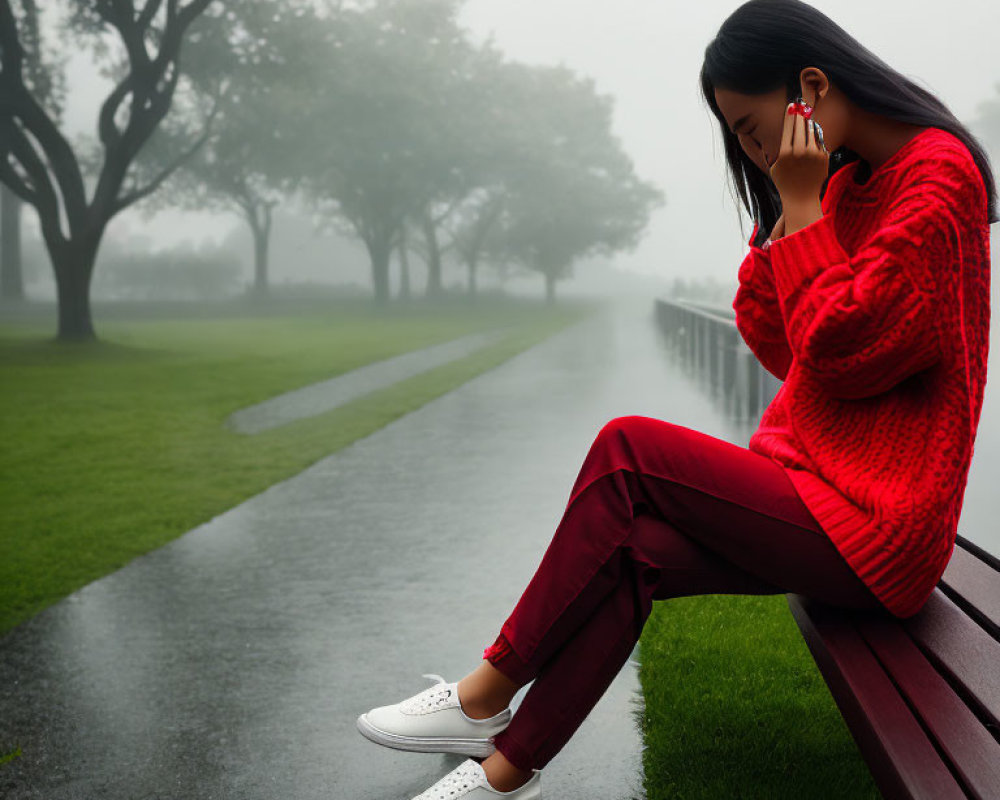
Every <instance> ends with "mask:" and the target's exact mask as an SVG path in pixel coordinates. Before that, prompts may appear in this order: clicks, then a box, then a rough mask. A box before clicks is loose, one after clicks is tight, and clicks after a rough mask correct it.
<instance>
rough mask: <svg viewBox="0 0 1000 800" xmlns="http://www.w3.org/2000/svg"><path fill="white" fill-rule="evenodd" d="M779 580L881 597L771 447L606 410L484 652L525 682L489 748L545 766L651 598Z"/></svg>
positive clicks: (843, 599)
mask: <svg viewBox="0 0 1000 800" xmlns="http://www.w3.org/2000/svg"><path fill="white" fill-rule="evenodd" d="M786 592H795V593H797V594H803V595H808V596H810V597H814V598H816V599H817V600H821V601H823V602H827V603H830V604H833V605H839V606H844V607H848V608H868V609H879V608H882V606H881V604H880V603H879V601H878V599H877V598H876V597H875V596H874V595H873V594H872V593H871V592H870V591H869V589H868V588H867V587H866V586H865V585H864V583H863V582H862V581H861V580H860V578H858V577H857V575H856V574H855V573H854V571H853V570H852V569H851V568H850V566H849V565H848V564H847V562H846V561H845V560H844V558H843V556H841V555H840V553H839V551H838V550H837V549H836V547H834V545H833V543H832V542H831V541H830V540H829V538H827V536H826V534H824V533H823V531H822V529H821V528H820V526H819V524H818V523H817V522H816V520H815V518H813V516H812V515H811V514H810V512H809V510H808V508H807V507H806V506H805V505H804V504H803V502H802V500H801V499H800V498H799V496H798V494H797V493H796V491H795V488H794V487H793V485H792V483H791V481H790V480H789V478H788V476H787V475H786V474H785V472H784V471H783V470H782V469H781V467H779V466H778V465H777V464H776V463H774V462H773V461H771V460H770V459H769V458H766V457H765V456H762V455H760V454H758V453H754V452H752V451H750V450H749V449H747V448H744V447H739V446H737V445H734V444H732V443H730V442H727V441H725V440H723V439H717V438H715V437H713V436H709V435H707V434H704V433H700V432H698V431H696V430H692V429H690V428H685V427H683V426H681V425H674V424H672V423H670V422H665V421H663V420H659V419H654V418H652V417H643V416H625V417H617V418H615V419H613V420H611V421H610V422H609V423H607V424H606V425H605V426H604V427H603V428H602V429H601V431H600V432H599V433H598V435H597V438H596V439H595V440H594V443H593V444H592V445H591V447H590V451H589V452H588V453H587V457H586V458H585V459H584V462H583V466H582V467H581V469H580V474H579V477H578V478H577V479H576V483H575V484H574V486H573V489H572V491H571V492H570V497H569V502H568V504H567V506H566V511H565V513H564V514H563V517H562V520H561V521H560V523H559V526H558V527H557V528H556V531H555V534H554V535H553V537H552V541H551V542H550V543H549V546H548V549H546V551H545V554H544V555H543V557H542V560H541V563H540V564H539V565H538V568H537V570H536V571H535V574H534V576H533V577H532V578H531V581H530V582H529V583H528V586H527V588H526V589H525V590H524V593H523V594H522V595H521V598H520V599H519V600H518V602H517V605H516V606H515V607H514V610H513V612H512V613H511V615H510V616H509V617H508V618H507V620H506V621H505V622H504V623H503V625H502V626H501V628H500V633H499V635H498V636H497V639H496V641H495V642H494V643H493V644H492V645H491V646H490V647H488V648H486V650H485V651H484V653H483V657H484V658H488V659H489V661H490V663H491V664H493V665H494V666H495V667H496V668H497V669H498V670H500V671H501V672H503V673H504V674H505V675H506V676H508V677H509V678H511V679H512V680H514V681H515V682H517V683H518V684H519V685H521V686H524V685H525V684H527V683H529V682H530V681H532V680H534V684H533V685H532V686H531V688H530V689H529V690H528V692H527V693H526V694H525V696H524V698H523V700H522V702H521V705H520V706H519V707H518V709H517V711H516V712H515V714H514V717H513V719H512V720H511V722H510V725H509V726H508V727H507V729H506V730H504V731H502V732H501V733H500V734H498V735H497V736H496V737H495V742H496V747H497V750H499V751H500V752H501V753H503V755H504V756H505V757H506V758H507V759H508V760H509V761H510V762H511V763H512V764H514V765H515V766H517V767H520V768H521V769H531V768H534V769H541V768H542V767H544V766H545V765H546V764H547V763H548V762H549V760H550V759H551V758H552V757H553V756H554V755H555V754H556V753H558V752H559V750H560V749H562V747H563V746H564V745H565V744H566V742H567V741H569V739H570V737H571V736H572V735H573V733H574V732H575V731H576V729H577V728H578V727H579V726H580V724H581V723H582V722H583V720H584V719H585V718H586V717H587V715H588V714H589V713H590V711H591V709H592V708H593V707H594V706H595V705H596V704H597V701H598V700H599V699H600V698H601V696H602V695H603V694H604V692H605V691H606V689H607V688H608V686H610V684H611V682H612V681H613V680H614V678H615V676H616V675H617V674H618V672H619V671H620V670H621V668H622V666H623V665H624V664H625V662H626V661H627V660H628V658H629V655H630V654H631V653H632V650H633V648H634V646H635V643H636V642H637V641H638V639H639V634H640V633H641V632H642V628H643V626H644V625H645V623H646V619H647V618H648V616H649V614H650V612H651V610H652V601H653V600H662V599H667V598H671V597H683V596H687V595H699V594H755V595H762V594H782V593H786Z"/></svg>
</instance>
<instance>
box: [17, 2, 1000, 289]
mask: <svg viewBox="0 0 1000 800" xmlns="http://www.w3.org/2000/svg"><path fill="white" fill-rule="evenodd" d="M740 5H741V3H740V2H718V1H716V2H712V1H711V0H708V1H707V2H702V3H690V2H683V3H680V2H664V1H663V0H615V2H604V1H602V0H503V2H498V0H467V2H466V5H465V9H464V13H463V15H462V21H463V23H464V25H465V27H466V28H467V30H468V31H469V32H470V34H471V36H472V37H473V38H474V39H475V40H476V41H483V40H485V39H487V38H488V37H490V36H493V38H494V41H495V42H496V44H497V45H498V47H499V48H500V49H501V50H502V51H503V52H504V54H505V55H507V56H508V57H509V58H511V59H514V60H517V61H521V62H524V63H530V64H552V65H554V64H560V63H561V64H565V65H566V66H568V67H570V68H572V69H573V70H575V71H576V72H578V73H581V74H585V75H588V76H591V77H593V78H594V80H595V82H596V86H597V89H598V91H600V92H601V93H608V94H611V95H613V96H614V98H615V130H616V132H617V133H618V135H619V136H620V137H621V139H622V143H623V148H624V150H625V151H626V152H627V153H628V155H629V156H630V157H631V158H632V159H633V161H634V163H635V167H636V171H637V173H638V174H639V176H640V177H641V178H643V179H645V180H647V181H650V182H652V183H653V184H655V185H657V186H658V187H660V188H661V189H662V191H663V192H664V194H665V196H666V204H665V205H664V206H663V207H661V208H658V209H656V210H654V211H653V216H652V219H651V222H650V225H649V227H648V229H647V232H646V234H645V237H644V238H643V240H642V241H641V242H640V244H639V246H638V247H637V248H636V249H635V251H634V252H632V253H620V254H619V255H617V256H616V257H615V258H613V259H606V258H590V259H584V260H583V261H581V262H578V263H577V264H576V266H575V268H574V273H575V276H574V278H572V279H569V280H566V281H563V282H560V287H559V292H560V294H577V293H584V294H592V293H595V294H602V293H607V292H616V291H622V290H629V291H632V292H639V293H643V294H649V295H651V296H652V295H655V294H656V293H658V292H663V291H666V290H667V288H668V285H669V284H670V283H671V282H672V281H673V280H674V279H675V278H688V279H690V278H696V279H698V278H701V279H702V280H704V279H714V280H716V281H718V283H719V285H720V288H719V290H718V291H717V292H716V301H717V302H725V297H726V295H727V293H729V292H730V290H731V292H735V288H736V285H737V281H736V270H737V267H738V266H739V263H740V261H741V260H742V257H743V255H744V254H745V253H746V250H747V247H746V239H747V238H749V233H750V231H751V229H752V222H750V221H749V219H748V218H747V219H746V220H744V230H742V231H741V229H740V222H739V217H738V212H737V207H736V205H735V204H734V202H733V200H732V198H731V197H730V190H729V186H728V181H727V176H726V164H725V156H724V154H723V152H722V147H721V141H720V139H719V134H718V131H717V129H716V123H715V122H714V120H713V118H712V116H711V112H710V111H709V110H708V108H707V107H706V106H705V104H704V102H703V101H702V100H701V98H700V93H699V89H698V85H697V77H698V71H699V69H700V67H701V60H702V54H703V51H704V48H705V47H706V45H707V44H708V43H709V41H710V40H711V39H712V37H713V36H714V35H715V33H716V31H717V30H718V28H719V26H720V25H721V23H722V22H723V20H724V19H725V18H726V16H728V15H729V14H730V13H732V11H734V10H735V9H736V8H738V7H739V6H740ZM811 5H813V6H815V7H816V8H818V9H820V10H821V11H823V12H824V13H826V14H827V15H829V16H830V17H831V18H832V19H833V20H834V21H835V22H837V23H838V24H839V25H840V26H841V27H843V28H844V29H846V30H847V31H848V33H850V34H851V35H853V36H855V37H856V38H857V39H858V40H859V41H860V42H861V43H862V44H863V45H865V46H866V47H868V48H869V49H870V50H872V51H873V52H875V53H876V54H877V55H878V56H879V57H881V58H882V59H883V60H885V61H886V62H887V63H889V64H890V65H891V66H893V67H894V68H896V69H897V70H899V71H900V72H902V73H903V74H905V75H906V76H908V77H909V78H911V79H913V80H915V81H916V82H917V83H919V84H921V85H923V86H925V87H926V88H928V89H929V90H931V91H933V92H934V93H935V94H936V95H937V96H938V97H939V98H940V99H941V100H942V101H943V102H945V103H946V104H947V105H948V107H949V108H950V109H951V110H952V112H953V113H954V114H955V115H956V116H957V117H958V118H959V119H960V120H961V121H962V122H963V123H964V124H966V125H968V126H969V127H970V129H972V132H973V134H974V135H977V136H979V137H980V141H981V142H982V144H983V145H984V147H986V148H987V150H988V152H989V154H990V158H991V160H992V161H993V163H994V172H995V171H996V170H995V165H996V163H997V149H996V148H997V142H996V141H995V139H992V138H990V137H988V136H986V135H985V131H984V130H982V129H980V126H979V120H980V117H981V112H980V110H979V107H980V105H981V104H983V103H984V102H990V101H992V102H993V103H996V102H997V100H998V98H1000V93H998V88H997V85H998V81H1000V71H996V70H993V71H991V70H989V69H987V71H985V72H984V71H983V69H982V66H983V64H984V63H986V64H989V62H988V61H986V62H984V60H983V53H989V52H991V51H992V48H993V47H994V46H995V42H996V32H997V30H998V29H1000V3H996V2H992V1H991V0H957V2H955V3H953V4H949V5H948V6H947V13H942V11H943V8H942V6H941V5H940V4H937V3H912V2H904V1H903V0H880V2H878V3H870V2H862V0H839V2H836V3H834V2H812V3H811ZM68 76H69V84H68V89H69V91H68V96H67V106H66V114H65V123H64V128H65V129H66V130H67V131H68V132H69V133H70V134H75V133H77V132H86V133H89V134H92V133H93V131H94V128H95V124H96V122H95V115H96V110H97V109H98V108H99V107H100V103H101V101H102V99H103V98H104V97H105V96H106V93H107V87H108V84H107V83H106V82H104V81H103V80H101V79H100V78H99V77H98V76H97V75H96V74H95V69H94V66H93V62H92V61H91V59H90V58H89V55H88V54H87V53H84V52H78V53H77V54H75V55H74V56H73V57H72V58H71V60H70V63H69V69H68ZM321 90H322V87H317V91H321ZM288 211H289V209H288V208H286V207H281V208H279V209H278V212H277V214H276V217H275V223H274V230H273V237H272V249H271V281H272V283H273V284H274V285H276V286H277V285H281V284H283V283H300V282H320V283H331V284H334V283H335V284H352V283H356V284H357V285H358V286H359V287H367V286H369V285H370V284H371V277H370V269H369V266H368V261H367V256H366V254H365V252H364V248H363V247H362V245H361V244H360V243H359V242H358V241H356V240H351V239H347V238H342V237H333V236H329V235H327V236H321V235H317V234H314V233H313V231H312V226H311V224H310V223H309V221H308V219H307V218H306V217H305V216H301V217H291V216H290V215H289V213H288ZM33 225H34V212H33V210H30V209H28V208H26V209H25V227H26V229H28V228H31V227H32V226H33ZM26 235H27V231H26ZM116 242H117V243H121V244H122V245H123V246H127V248H128V249H130V250H131V249H135V248H147V247H148V248H154V249H155V248H167V247H177V246H183V245H190V246H192V247H202V246H205V247H208V248H210V249H211V248H215V247H218V248H223V249H224V250H226V251H227V252H228V253H229V259H230V260H235V261H236V262H237V263H238V264H239V267H238V268H239V269H241V270H242V273H241V274H242V275H243V278H244V280H245V281H249V280H250V278H251V273H252V261H253V256H252V244H251V237H250V234H249V231H248V230H247V228H246V224H245V223H244V222H243V221H241V220H240V219H237V218H235V217H234V216H233V215H231V214H217V213H212V212H207V211H199V212H183V211H174V210H165V211H161V212H159V213H157V214H156V216H155V217H153V218H152V219H150V220H146V219H145V218H144V217H143V215H142V214H141V213H140V211H139V210H137V209H135V208H130V209H126V210H125V211H124V212H122V213H121V214H120V215H119V216H118V217H116V218H115V219H114V220H112V222H111V224H110V226H109V228H108V233H107V236H106V239H105V247H104V248H102V249H103V250H107V249H109V246H113V243H116ZM331 251H333V252H335V253H337V259H336V261H337V267H336V269H334V268H333V267H332V266H331V258H330V255H331ZM105 257H106V253H102V255H101V256H99V261H98V266H97V270H96V274H95V283H96V285H95V292H94V296H95V297H100V296H101V271H102V268H103V265H102V260H103V259H104V258H105ZM29 260H30V259H29ZM41 267H42V268H41V269H40V270H39V269H38V268H37V266H36V265H35V264H34V263H29V264H26V271H27V272H28V273H29V274H28V275H27V276H26V278H27V280H29V285H28V289H29V294H30V295H31V296H32V297H43V296H44V297H51V296H54V289H53V284H52V280H51V275H50V272H51V269H50V268H49V266H48V264H47V263H46V262H44V261H43V262H42V263H41ZM422 267H423V265H422V263H421V262H420V260H419V259H414V260H413V264H412V266H411V269H412V270H413V279H414V282H415V284H416V285H417V286H419V285H421V281H422V280H423V273H422V272H421V269H422ZM612 270H613V272H612ZM623 275H624V277H628V278H629V280H625V281H623V280H622V278H623ZM393 281H394V283H393V290H394V291H395V289H396V284H397V283H398V275H397V274H395V272H394V274H393ZM464 281H465V277H464V274H463V272H462V270H461V269H460V268H459V267H458V266H456V265H455V264H446V265H445V274H444V283H445V285H446V286H448V285H454V284H461V285H464ZM483 281H484V284H485V285H490V275H489V274H488V273H487V272H485V271H484V274H483ZM505 289H506V290H507V291H511V292H515V293H517V292H523V293H526V294H529V295H537V294H539V293H540V292H541V286H540V280H539V278H538V276H537V275H529V276H525V277H523V278H513V279H511V280H510V281H509V282H508V283H507V284H505Z"/></svg>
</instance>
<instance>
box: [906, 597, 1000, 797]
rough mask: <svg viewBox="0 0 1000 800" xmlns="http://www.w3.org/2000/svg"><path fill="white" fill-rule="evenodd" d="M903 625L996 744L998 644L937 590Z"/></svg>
mask: <svg viewBox="0 0 1000 800" xmlns="http://www.w3.org/2000/svg"><path fill="white" fill-rule="evenodd" d="M902 625H903V628H904V629H905V630H906V632H907V633H908V634H909V635H910V637H911V638H912V639H913V640H914V641H915V642H916V643H917V645H918V646H919V647H920V649H921V650H922V651H923V652H924V654H925V655H926V656H927V657H928V659H930V661H931V662H932V663H933V664H934V666H935V668H936V669H937V671H938V672H940V673H941V674H942V675H944V676H945V678H946V679H947V680H948V682H949V683H950V684H951V685H952V686H953V687H955V689H956V691H957V692H958V694H959V695H961V696H962V697H963V698H964V699H965V702H966V704H967V705H969V706H970V707H971V708H972V710H973V711H974V712H975V713H976V715H977V716H979V717H980V719H982V720H983V722H984V723H985V725H986V727H987V729H988V730H990V731H992V734H993V736H994V738H998V739H1000V642H998V641H997V640H996V639H994V638H993V637H992V636H990V635H989V634H988V633H987V632H986V631H985V630H984V629H983V628H982V627H981V626H980V625H979V624H978V623H977V622H976V621H975V620H973V619H972V618H970V617H969V616H968V615H967V614H966V613H965V612H964V611H963V610H962V609H961V608H959V607H958V606H957V605H955V603H954V602H953V601H952V600H951V599H950V598H949V597H948V596H946V595H945V594H944V593H943V592H942V591H941V590H940V589H935V590H934V592H933V594H931V596H930V598H928V600H927V603H926V605H924V607H923V608H922V609H921V610H920V612H919V613H917V614H915V615H914V616H912V617H909V618H907V619H905V620H902ZM998 797H1000V794H998Z"/></svg>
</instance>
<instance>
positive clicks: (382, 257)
mask: <svg viewBox="0 0 1000 800" xmlns="http://www.w3.org/2000/svg"><path fill="white" fill-rule="evenodd" d="M365 245H366V246H367V247H368V256H369V258H371V262H372V284H373V286H374V287H375V305H376V306H380V307H384V306H387V305H388V304H389V259H390V256H391V255H392V247H391V243H390V241H389V240H388V238H386V239H385V240H381V239H379V240H373V241H366V242H365Z"/></svg>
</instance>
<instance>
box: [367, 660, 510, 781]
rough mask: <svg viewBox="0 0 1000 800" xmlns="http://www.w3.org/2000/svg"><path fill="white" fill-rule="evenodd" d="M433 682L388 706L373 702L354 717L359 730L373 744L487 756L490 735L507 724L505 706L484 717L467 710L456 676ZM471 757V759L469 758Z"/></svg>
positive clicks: (437, 677)
mask: <svg viewBox="0 0 1000 800" xmlns="http://www.w3.org/2000/svg"><path fill="white" fill-rule="evenodd" d="M424 677H425V678H431V679H432V680H433V679H436V680H437V683H436V684H435V685H434V686H431V687H429V688H427V689H424V690H423V691H422V692H420V693H419V694H415V695H414V696H413V697H410V698H407V699H406V700H403V701H402V702H399V703H396V704H395V705H391V706H379V707H378V708H373V709H372V710H371V711H368V712H367V713H365V714H362V715H361V716H360V717H358V730H359V731H361V734H362V735H363V736H365V737H367V738H368V739H371V740H372V741H373V742H375V743H376V744H381V745H385V746H386V747H394V748H396V749H397V750H415V751H417V752H421V753H459V754H461V755H467V756H481V757H483V758H486V757H487V756H490V755H492V754H493V753H494V752H495V751H496V747H495V746H494V745H493V737H494V736H495V735H496V734H498V733H500V731H502V730H503V729H504V728H506V727H507V726H508V725H509V724H510V718H511V716H512V712H511V710H510V708H505V709H504V710H503V711H501V712H500V713H499V714H495V715H494V716H492V717H487V718H486V719H473V718H472V717H469V716H466V714H465V712H464V711H463V710H462V704H461V703H460V702H459V700H458V682H457V681H456V682H454V683H446V682H445V679H444V678H442V677H441V676H440V675H435V674H433V673H430V674H426V675H424ZM473 763H475V762H473Z"/></svg>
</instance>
